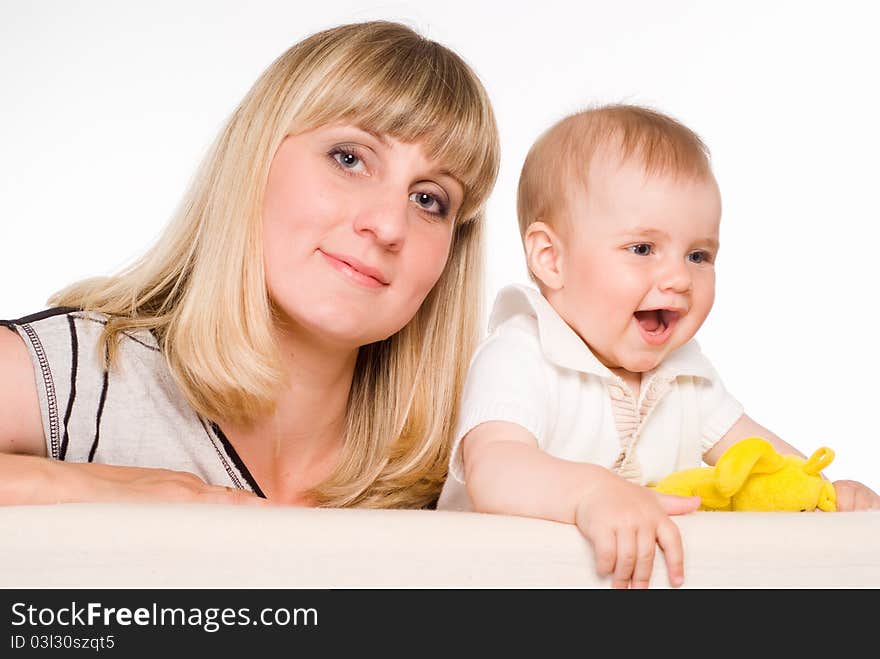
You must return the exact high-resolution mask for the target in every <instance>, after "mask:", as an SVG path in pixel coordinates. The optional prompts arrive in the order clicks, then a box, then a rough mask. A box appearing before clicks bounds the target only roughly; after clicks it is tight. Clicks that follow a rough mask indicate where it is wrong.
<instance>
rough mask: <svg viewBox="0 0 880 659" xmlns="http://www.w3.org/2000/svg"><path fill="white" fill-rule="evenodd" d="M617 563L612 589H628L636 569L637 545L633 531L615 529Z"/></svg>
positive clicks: (634, 531)
mask: <svg viewBox="0 0 880 659" xmlns="http://www.w3.org/2000/svg"><path fill="white" fill-rule="evenodd" d="M616 535H617V563H616V564H615V566H614V577H613V580H612V583H611V587H612V588H628V587H629V584H630V581H632V578H633V571H634V570H635V567H636V556H637V553H636V552H637V543H636V530H635V529H617V534H616Z"/></svg>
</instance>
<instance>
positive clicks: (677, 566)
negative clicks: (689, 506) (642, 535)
mask: <svg viewBox="0 0 880 659" xmlns="http://www.w3.org/2000/svg"><path fill="white" fill-rule="evenodd" d="M657 544H658V545H660V548H661V549H662V550H663V555H664V556H665V557H666V573H667V574H668V575H669V583H670V584H672V586H673V587H675V588H678V587H679V586H680V585H681V584H683V583H684V549H683V547H682V542H681V533H680V532H679V530H678V526H676V525H675V522H673V521H672V520H670V519H667V520H664V521H663V522H662V523H661V524H660V525H659V526H658V527H657Z"/></svg>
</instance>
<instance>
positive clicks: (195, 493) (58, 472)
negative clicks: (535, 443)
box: [0, 454, 269, 506]
mask: <svg viewBox="0 0 880 659" xmlns="http://www.w3.org/2000/svg"><path fill="white" fill-rule="evenodd" d="M85 502H91V503H97V502H117V503H120V502H126V503H171V502H177V503H225V504H240V505H257V506H260V505H269V502H268V501H267V500H266V499H263V498H261V497H258V496H257V495H256V494H253V493H252V492H247V491H245V490H238V489H235V488H233V487H223V486H219V485H208V484H207V483H205V481H203V480H202V479H201V478H199V477H198V476H196V475H195V474H191V473H188V472H184V471H172V470H170V469H150V468H146V467H118V466H112V465H103V464H89V463H75V462H60V461H57V460H50V459H48V458H40V457H35V456H29V455H8V454H0V505H26V504H55V503H85Z"/></svg>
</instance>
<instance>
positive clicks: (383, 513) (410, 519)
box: [0, 504, 880, 589]
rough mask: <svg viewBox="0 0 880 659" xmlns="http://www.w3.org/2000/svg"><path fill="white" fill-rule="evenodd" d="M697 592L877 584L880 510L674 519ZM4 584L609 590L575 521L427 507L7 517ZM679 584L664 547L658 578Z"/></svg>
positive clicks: (78, 510)
mask: <svg viewBox="0 0 880 659" xmlns="http://www.w3.org/2000/svg"><path fill="white" fill-rule="evenodd" d="M673 519H674V521H675V522H676V523H677V524H678V526H679V528H680V529H681V534H682V538H683V541H684V550H685V585H684V587H685V588H687V587H690V588H878V587H880V512H859V513H721V512H697V513H692V514H690V515H685V516H680V517H674V518H673ZM0 534H2V547H3V555H4V560H3V561H2V562H0V585H2V587H4V588H36V587H43V588H123V587H124V588H245V587H247V588H322V589H323V588H596V587H598V588H608V587H609V586H610V581H609V579H608V578H599V577H598V576H597V575H596V573H595V571H594V569H593V555H592V551H591V549H590V546H589V545H588V543H587V542H586V541H585V540H584V539H583V538H582V537H581V536H580V534H579V533H578V532H577V530H576V529H575V528H574V527H573V526H570V525H567V524H558V523H555V522H547V521H543V520H536V519H526V518H519V517H507V516H500V515H483V514H478V513H460V512H445V511H443V512H441V511H427V510H353V509H346V510H329V509H309V508H280V507H279V508H250V507H235V506H217V505H179V504H63V505H54V506H12V507H0ZM651 586H652V587H654V588H658V587H659V588H668V587H669V582H668V580H667V576H666V569H665V565H664V564H663V560H662V553H660V552H659V551H658V554H657V557H656V559H655V564H654V575H653V577H652V580H651Z"/></svg>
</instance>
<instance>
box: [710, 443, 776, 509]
mask: <svg viewBox="0 0 880 659" xmlns="http://www.w3.org/2000/svg"><path fill="white" fill-rule="evenodd" d="M784 464H785V458H783V457H782V456H781V455H780V454H779V453H777V452H776V449H775V448H773V444H771V443H770V442H768V441H767V440H766V439H763V438H761V437H749V438H747V439H741V440H740V441H738V442H737V443H736V444H734V445H733V446H731V447H730V448H728V449H727V450H726V451H725V452H724V453H723V454H722V456H721V457H720V458H718V462H717V463H716V464H715V486H716V487H717V488H718V491H719V492H721V494H722V495H724V496H731V495H733V494H735V493H736V492H738V491H739V489H740V488H741V487H742V486H743V483H745V482H746V479H747V478H748V477H749V476H750V475H751V474H772V473H773V472H774V471H779V470H780V469H782V467H783V465H784Z"/></svg>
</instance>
